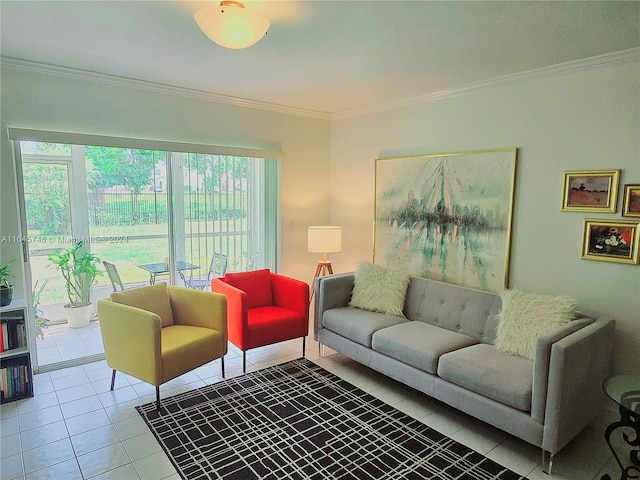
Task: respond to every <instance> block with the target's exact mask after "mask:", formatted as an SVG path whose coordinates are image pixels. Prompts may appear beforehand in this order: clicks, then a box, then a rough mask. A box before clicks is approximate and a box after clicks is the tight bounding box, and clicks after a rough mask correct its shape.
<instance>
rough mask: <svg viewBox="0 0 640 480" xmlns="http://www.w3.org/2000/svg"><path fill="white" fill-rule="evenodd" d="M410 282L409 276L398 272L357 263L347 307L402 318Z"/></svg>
mask: <svg viewBox="0 0 640 480" xmlns="http://www.w3.org/2000/svg"><path fill="white" fill-rule="evenodd" d="M410 280H411V277H410V276H409V274H408V273H405V272H401V271H400V270H391V269H389V268H385V267H381V266H380V265H373V264H372V263H369V262H359V263H358V267H357V269H356V278H355V282H354V286H353V293H352V295H351V301H350V302H349V305H351V306H352V307H358V308H361V309H363V310H369V311H372V312H379V313H385V314H387V315H394V316H396V317H404V313H403V312H402V310H403V309H404V299H405V297H406V296H407V288H408V287H409V281H410Z"/></svg>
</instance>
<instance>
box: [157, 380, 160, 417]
mask: <svg viewBox="0 0 640 480" xmlns="http://www.w3.org/2000/svg"><path fill="white" fill-rule="evenodd" d="M156 410H157V411H158V412H159V411H160V385H158V386H157V387H156Z"/></svg>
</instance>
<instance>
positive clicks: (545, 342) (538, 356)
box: [531, 317, 594, 423]
mask: <svg viewBox="0 0 640 480" xmlns="http://www.w3.org/2000/svg"><path fill="white" fill-rule="evenodd" d="M593 321H594V320H593V319H592V318H588V317H585V318H577V319H575V320H573V321H571V322H568V323H567V324H566V325H563V326H562V327H560V328H558V329H556V330H555V331H554V332H552V333H550V334H548V335H543V336H542V337H540V338H538V340H537V342H536V346H535V356H534V363H533V392H532V394H531V417H532V418H533V419H534V420H535V421H536V422H538V423H544V410H545V406H546V403H547V390H548V387H549V363H550V362H551V347H552V346H553V344H554V343H555V342H557V341H558V340H560V339H562V338H564V337H566V336H567V335H570V334H572V333H573V332H576V331H578V330H580V329H581V328H583V327H584V326H586V325H589V324H591V323H593Z"/></svg>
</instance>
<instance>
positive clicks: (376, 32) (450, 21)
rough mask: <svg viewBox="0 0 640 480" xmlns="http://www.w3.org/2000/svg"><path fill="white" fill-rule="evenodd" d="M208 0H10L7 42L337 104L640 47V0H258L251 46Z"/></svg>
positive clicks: (241, 93)
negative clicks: (234, 38)
mask: <svg viewBox="0 0 640 480" xmlns="http://www.w3.org/2000/svg"><path fill="white" fill-rule="evenodd" d="M209 4H210V2H207V1H104V0H83V1H25V0H20V1H13V0H1V1H0V18H1V44H0V45H1V53H2V56H3V57H10V58H9V59H22V60H28V61H32V62H41V63H46V64H51V65H55V66H62V67H69V68H73V69H81V70H87V71H90V72H98V73H103V74H110V75H116V76H120V77H125V78H131V79H136V80H144V81H150V82H156V83H160V84H166V85H171V86H177V87H184V88H189V89H195V90H201V91H205V92H210V93H215V94H220V95H224V96H229V97H234V98H240V99H247V100H252V101H257V102H266V103H269V104H274V105H279V106H286V107H291V108H296V109H304V110H310V111H315V112H322V113H339V112H345V111H348V110H352V109H358V108H363V107H366V106H371V105H376V104H380V103H385V102H397V101H402V100H405V99H410V98H414V97H420V96H425V95H429V94H433V93H434V92H441V91H446V90H450V89H456V88H461V87H462V86H464V85H468V84H473V83H476V82H481V81H485V80H488V79H491V78H495V77H501V76H505V75H510V74H516V73H520V72H526V71H530V70H534V69H538V68H542V67H546V66H550V65H556V64H560V63H564V62H569V61H573V60H579V59H584V58H589V57H594V56H598V55H602V54H607V53H611V52H616V51H622V50H627V49H630V48H636V47H639V46H640V1H627V2H624V1H531V2H530V1H496V2H490V1H395V2H393V1H255V2H251V1H247V2H245V4H246V6H247V8H253V9H258V10H260V11H261V12H263V13H264V15H265V16H267V17H268V18H269V19H270V21H271V28H270V30H269V33H268V35H267V36H266V37H265V38H263V39H262V40H261V41H260V42H259V43H258V44H256V45H254V46H253V47H250V48H248V49H246V50H227V49H224V48H222V47H220V46H218V45H216V44H215V43H213V42H211V41H210V40H209V39H208V38H207V37H205V35H204V34H203V33H202V32H201V31H200V30H199V29H198V27H197V25H196V23H195V21H194V19H193V15H194V13H195V12H196V10H198V9H199V8H201V7H203V6H206V5H209Z"/></svg>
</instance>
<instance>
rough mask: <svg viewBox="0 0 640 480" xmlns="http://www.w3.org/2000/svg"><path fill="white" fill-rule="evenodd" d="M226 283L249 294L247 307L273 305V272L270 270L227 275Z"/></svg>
mask: <svg viewBox="0 0 640 480" xmlns="http://www.w3.org/2000/svg"><path fill="white" fill-rule="evenodd" d="M224 281H225V282H226V283H228V284H229V285H231V286H233V287H236V288H237V289H240V290H242V291H243V292H245V293H246V294H247V307H248V308H256V307H266V306H270V305H273V292H272V291H271V272H270V271H269V269H268V268H265V269H262V270H252V271H250V272H240V273H227V274H225V276H224Z"/></svg>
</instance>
